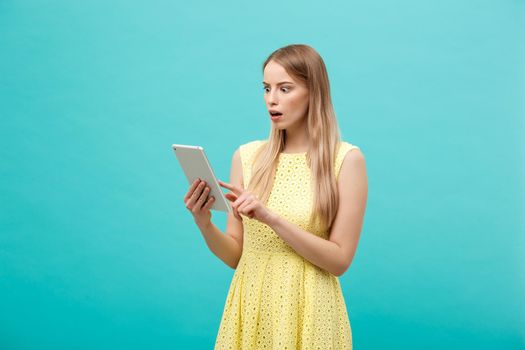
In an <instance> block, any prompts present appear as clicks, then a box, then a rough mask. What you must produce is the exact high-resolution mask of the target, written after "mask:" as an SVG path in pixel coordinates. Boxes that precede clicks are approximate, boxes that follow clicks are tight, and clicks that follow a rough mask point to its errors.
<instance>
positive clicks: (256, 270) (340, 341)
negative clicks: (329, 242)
mask: <svg viewBox="0 0 525 350" xmlns="http://www.w3.org/2000/svg"><path fill="white" fill-rule="evenodd" d="M265 142H266V141H265V140H255V141H251V142H249V143H246V144H243V145H241V146H240V149H239V152H240V157H241V162H242V171H243V181H244V184H248V182H249V180H250V177H251V167H252V163H253V161H254V159H253V158H254V154H255V151H256V150H257V148H258V147H260V146H262V145H263V144H264V143H265ZM356 148H358V147H357V146H355V145H352V144H350V143H347V142H341V143H340V147H339V149H338V152H337V156H336V161H335V165H334V166H335V174H337V175H338V174H339V170H340V168H341V164H342V162H343V159H344V156H345V154H346V153H347V152H348V151H350V150H352V149H356ZM310 181H311V175H310V169H309V168H308V165H307V163H306V152H303V153H281V154H280V155H279V163H278V166H277V170H276V174H275V179H274V185H273V187H272V190H271V192H270V197H269V200H268V205H267V207H268V209H270V210H271V211H273V212H275V213H277V214H278V215H280V216H281V217H283V218H284V219H286V220H288V221H289V222H291V223H293V224H295V225H297V226H299V227H300V228H302V229H303V230H306V231H308V232H310V233H311V234H314V235H317V236H320V237H323V238H325V239H328V235H329V232H326V231H325V232H323V231H322V230H320V229H319V227H320V225H319V224H318V221H316V222H315V224H313V225H312V226H309V225H308V219H309V215H310V210H311V208H312V206H313V193H312V191H311V189H310ZM243 228H244V238H243V251H242V255H241V258H240V260H239V264H238V265H237V268H236V270H235V273H234V274H233V278H232V281H231V285H230V288H229V291H228V295H227V297H226V302H225V306H224V312H223V315H222V319H221V322H220V326H219V330H218V334H217V338H216V342H215V350H218V349H242V350H247V349H322V350H327V349H352V332H351V327H350V321H349V319H348V314H347V310H346V304H345V300H344V297H343V294H342V291H341V286H340V284H339V279H338V278H337V277H336V276H334V275H332V274H331V273H329V272H327V271H325V270H323V269H321V268H319V267H317V266H316V265H313V264H312V263H310V262H309V261H308V260H306V259H304V258H303V257H302V256H300V255H299V254H297V253H296V252H295V251H294V250H293V249H292V248H291V247H290V246H289V245H288V244H287V243H286V242H285V241H283V240H282V238H280V237H279V236H278V235H277V234H276V233H275V232H274V231H273V230H272V229H271V228H270V227H269V226H267V225H266V224H263V223H261V222H260V221H258V220H256V219H250V218H248V217H246V216H243Z"/></svg>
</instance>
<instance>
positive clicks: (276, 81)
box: [263, 61, 308, 129]
mask: <svg viewBox="0 0 525 350" xmlns="http://www.w3.org/2000/svg"><path fill="white" fill-rule="evenodd" d="M263 85H264V101H265V102H266V108H267V109H268V117H269V118H271V120H272V123H274V124H275V126H276V127H277V128H278V129H289V128H290V127H291V128H296V127H301V125H302V123H303V122H304V121H305V120H306V113H307V112H308V89H307V88H306V86H305V85H304V84H302V83H301V82H299V81H296V80H294V79H293V78H292V77H291V76H289V75H288V73H286V70H285V69H284V67H283V66H281V65H280V64H278V63H276V62H275V61H270V62H268V64H267V65H266V67H265V68H264V79H263ZM273 112H276V113H277V114H278V115H276V116H273V115H272V114H273ZM279 113H280V114H279Z"/></svg>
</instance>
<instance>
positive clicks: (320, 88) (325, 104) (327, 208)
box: [247, 44, 340, 230]
mask: <svg viewBox="0 0 525 350" xmlns="http://www.w3.org/2000/svg"><path fill="white" fill-rule="evenodd" d="M270 61H274V62H276V63H278V64H280V65H281V66H283V67H284V69H285V70H286V72H287V73H288V74H289V75H290V76H291V77H292V78H294V79H296V80H298V81H300V82H302V83H304V84H305V86H306V87H307V89H308V95H309V96H308V99H309V101H308V112H307V116H306V127H307V133H308V135H309V136H308V139H309V141H310V143H309V145H308V151H307V164H308V167H309V168H310V171H311V174H312V177H311V178H312V191H313V194H314V204H313V209H314V210H313V211H312V214H311V216H310V225H311V224H313V222H314V220H315V219H316V218H318V219H320V224H321V227H322V229H326V230H328V229H330V227H331V225H332V223H333V220H334V218H335V215H336V213H337V208H338V205H339V195H338V191H337V179H336V175H335V174H334V163H335V157H336V152H337V150H338V147H339V144H340V132H339V127H338V125H337V120H336V117H335V113H334V109H333V106H332V100H331V97H330V83H329V81H328V73H327V71H326V67H325V64H324V62H323V59H322V58H321V56H320V55H319V54H318V53H317V51H315V50H314V49H313V48H312V47H310V46H308V45H301V44H294V45H288V46H285V47H282V48H280V49H277V50H275V51H274V52H273V53H272V54H270V56H268V58H267V59H266V60H265V61H264V63H263V66H262V69H263V73H264V68H265V67H266V65H267V64H268V63H269V62H270ZM285 141H286V130H279V129H277V128H276V127H275V126H274V125H273V124H272V128H271V130H270V136H269V139H268V142H267V143H266V144H265V145H263V146H262V147H259V149H258V151H257V153H256V154H255V161H254V163H253V168H252V177H251V180H250V182H249V184H248V186H247V188H248V189H249V190H251V191H252V192H254V193H256V194H257V195H258V196H259V198H260V200H261V201H262V203H265V204H267V202H268V199H269V197H270V191H271V188H272V186H273V179H274V176H275V171H276V168H277V162H278V158H279V153H280V152H282V151H283V149H284V144H285Z"/></svg>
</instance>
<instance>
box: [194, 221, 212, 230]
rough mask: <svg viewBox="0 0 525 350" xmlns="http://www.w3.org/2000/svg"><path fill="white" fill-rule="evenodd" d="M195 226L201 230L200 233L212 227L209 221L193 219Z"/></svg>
mask: <svg viewBox="0 0 525 350" xmlns="http://www.w3.org/2000/svg"><path fill="white" fill-rule="evenodd" d="M195 224H196V225H197V227H198V228H199V229H200V230H201V232H202V231H205V230H208V229H209V228H210V226H211V225H212V223H211V219H208V220H203V221H201V220H197V219H195Z"/></svg>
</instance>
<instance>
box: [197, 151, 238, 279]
mask: <svg viewBox="0 0 525 350" xmlns="http://www.w3.org/2000/svg"><path fill="white" fill-rule="evenodd" d="M230 181H231V183H233V184H235V185H237V186H239V187H240V188H243V181H242V165H241V157H240V154H239V150H238V149H237V151H235V153H234V154H233V157H232V165H231V170H230ZM197 226H198V227H199V230H200V231H201V233H202V236H203V237H204V240H205V241H206V244H207V246H208V248H209V249H210V250H211V251H212V253H213V254H215V255H216V256H217V257H218V258H219V259H221V260H222V261H224V263H225V264H226V265H228V266H229V267H231V268H232V269H235V268H237V264H238V263H239V260H240V258H241V254H242V245H243V226H242V221H240V220H238V219H237V218H236V217H235V216H234V215H233V213H232V212H230V213H228V222H227V224H226V234H223V233H222V232H221V231H220V230H219V229H218V228H217V226H215V225H214V224H213V223H212V222H211V220H209V221H207V222H205V223H204V224H199V223H197Z"/></svg>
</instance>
